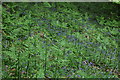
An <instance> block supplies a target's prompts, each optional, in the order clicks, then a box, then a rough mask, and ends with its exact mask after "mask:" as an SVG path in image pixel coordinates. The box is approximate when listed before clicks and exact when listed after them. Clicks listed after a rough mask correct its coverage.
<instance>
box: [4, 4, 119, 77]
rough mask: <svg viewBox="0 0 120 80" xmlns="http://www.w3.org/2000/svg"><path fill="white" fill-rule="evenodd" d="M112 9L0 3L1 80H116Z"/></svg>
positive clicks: (116, 24) (115, 26)
mask: <svg viewBox="0 0 120 80" xmlns="http://www.w3.org/2000/svg"><path fill="white" fill-rule="evenodd" d="M108 5H109V6H110V5H111V6H112V7H113V6H114V7H113V8H112V7H109V6H108ZM90 6H91V7H90ZM88 7H90V8H88ZM115 8H116V5H115V4H112V3H94V4H93V3H68V2H67V3H66V2H64V3H51V2H41V3H37V2H36V3H3V13H2V17H3V29H2V31H3V40H2V46H3V48H2V52H3V78H45V77H46V76H47V77H50V78H117V75H118V74H117V72H118V71H117V69H118V60H117V57H118V51H119V50H118V44H119V43H120V42H119V36H120V33H119V21H118V18H119V16H118V15H117V12H116V11H114V9H115ZM104 10H106V11H109V10H110V11H111V12H110V11H109V12H110V15H112V17H110V16H109V17H108V14H109V12H106V11H104ZM102 11H103V12H102ZM104 12H106V13H104ZM95 15H96V16H95ZM107 70H108V71H107Z"/></svg>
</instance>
